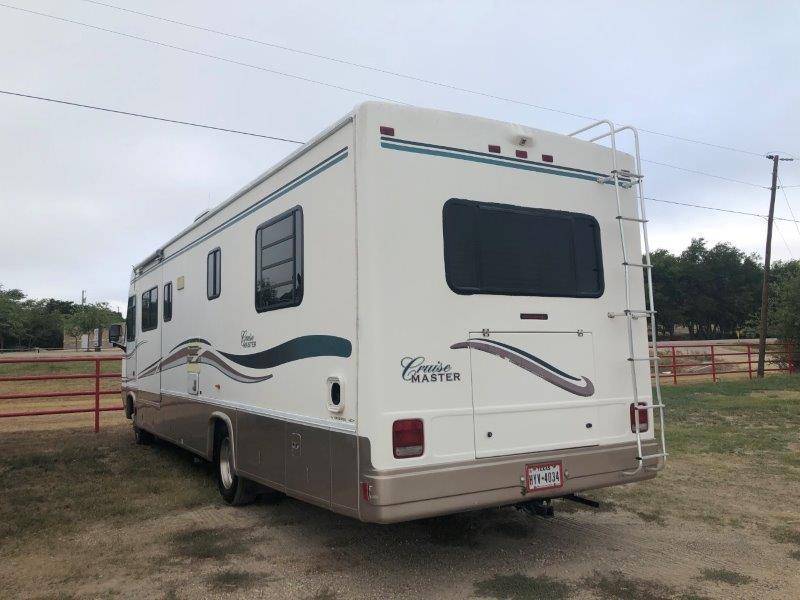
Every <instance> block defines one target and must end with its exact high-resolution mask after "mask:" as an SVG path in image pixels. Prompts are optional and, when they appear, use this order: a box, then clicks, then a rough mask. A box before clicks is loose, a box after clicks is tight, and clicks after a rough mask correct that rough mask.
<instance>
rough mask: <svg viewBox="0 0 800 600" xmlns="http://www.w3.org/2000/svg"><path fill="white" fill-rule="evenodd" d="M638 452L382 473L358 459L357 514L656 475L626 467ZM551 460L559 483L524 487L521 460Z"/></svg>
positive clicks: (553, 493) (453, 508)
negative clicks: (360, 490)
mask: <svg viewBox="0 0 800 600" xmlns="http://www.w3.org/2000/svg"><path fill="white" fill-rule="evenodd" d="M362 441H363V438H362ZM655 446H656V443H655V442H650V443H648V444H646V448H647V449H646V450H645V454H649V453H651V452H655V451H656V450H654V448H655ZM636 456H637V450H636V445H635V444H620V445H614V446H597V447H591V448H577V449H572V450H558V451H551V452H538V453H533V454H524V455H514V456H506V457H501V458H493V459H480V460H475V461H468V462H464V463H458V464H450V465H437V466H430V467H420V468H416V469H404V470H402V471H393V472H383V473H382V472H379V471H373V472H369V471H368V470H363V467H364V466H365V465H362V477H361V479H362V481H366V482H367V483H368V484H369V485H370V486H371V491H372V493H371V499H370V501H365V500H363V498H362V499H361V503H360V511H359V512H360V518H361V520H362V521H371V522H375V523H396V522H398V521H408V520H411V519H421V518H425V517H433V516H436V515H442V514H447V513H455V512H463V511H468V510H477V509H481V508H489V507H493V506H504V505H508V504H516V503H518V502H525V501H528V500H533V499H537V498H539V499H544V498H554V497H559V496H564V495H567V494H574V493H577V492H581V491H585V490H591V489H596V488H603V487H609V486H613V485H621V484H624V483H633V482H635V481H643V480H645V479H652V478H653V477H655V476H656V471H655V470H645V469H643V470H641V471H639V472H638V473H637V474H636V475H626V474H625V473H624V471H634V470H635V469H636V467H637V462H638V461H637V460H636ZM554 461H561V463H562V465H563V469H564V484H563V486H562V487H560V488H557V489H547V490H541V491H538V492H527V491H525V487H524V476H525V466H526V465H529V464H532V463H546V462H554ZM651 466H656V465H655V464H653V465H651Z"/></svg>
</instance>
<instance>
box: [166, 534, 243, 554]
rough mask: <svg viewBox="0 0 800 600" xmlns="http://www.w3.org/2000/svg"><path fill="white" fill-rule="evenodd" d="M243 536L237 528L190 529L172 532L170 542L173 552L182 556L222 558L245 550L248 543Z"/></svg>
mask: <svg viewBox="0 0 800 600" xmlns="http://www.w3.org/2000/svg"><path fill="white" fill-rule="evenodd" d="M243 536H244V534H243V532H242V531H241V530H238V529H237V530H230V529H192V530H189V531H180V532H178V533H175V534H172V535H171V536H170V543H171V544H172V547H173V549H174V550H175V552H176V553H177V554H178V555H179V556H182V557H184V558H198V559H203V558H213V559H216V560H224V559H226V558H228V557H229V556H233V555H237V554H243V553H244V552H245V550H246V549H247V547H248V545H247V544H246V543H245V541H244V539H243Z"/></svg>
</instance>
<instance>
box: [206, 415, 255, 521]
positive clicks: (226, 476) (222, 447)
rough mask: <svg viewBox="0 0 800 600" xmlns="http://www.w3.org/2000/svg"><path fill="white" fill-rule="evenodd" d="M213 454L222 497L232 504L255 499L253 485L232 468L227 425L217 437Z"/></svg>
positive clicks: (230, 444)
mask: <svg viewBox="0 0 800 600" xmlns="http://www.w3.org/2000/svg"><path fill="white" fill-rule="evenodd" d="M214 455H215V457H216V461H215V462H216V466H217V486H218V487H219V493H220V495H221V496H222V499H223V500H225V502H227V503H228V504H231V505H233V506H241V505H243V504H249V503H250V502H252V501H253V500H254V499H255V496H256V494H255V486H254V485H253V483H252V482H250V481H248V480H247V479H244V478H243V477H239V476H238V475H236V472H235V471H234V468H233V444H232V443H231V436H230V433H229V432H228V429H227V427H225V428H223V429H222V431H221V433H220V434H219V435H218V437H217V442H216V444H215V451H214Z"/></svg>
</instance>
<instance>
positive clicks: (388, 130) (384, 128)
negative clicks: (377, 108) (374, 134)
mask: <svg viewBox="0 0 800 600" xmlns="http://www.w3.org/2000/svg"><path fill="white" fill-rule="evenodd" d="M381 135H394V127H388V126H387V125H381Z"/></svg>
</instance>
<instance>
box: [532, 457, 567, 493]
mask: <svg viewBox="0 0 800 600" xmlns="http://www.w3.org/2000/svg"><path fill="white" fill-rule="evenodd" d="M525 481H526V482H527V485H528V491H529V492H537V491H539V490H547V489H552V488H560V487H561V486H563V485H564V467H563V466H562V465H561V463H560V462H551V463H538V464H535V465H527V466H526V467H525Z"/></svg>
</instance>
